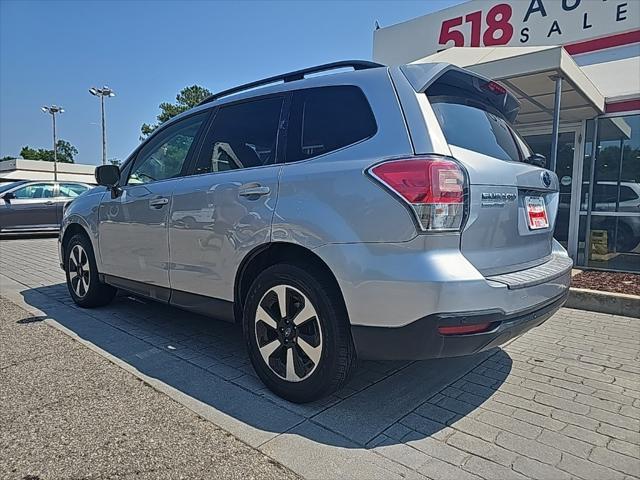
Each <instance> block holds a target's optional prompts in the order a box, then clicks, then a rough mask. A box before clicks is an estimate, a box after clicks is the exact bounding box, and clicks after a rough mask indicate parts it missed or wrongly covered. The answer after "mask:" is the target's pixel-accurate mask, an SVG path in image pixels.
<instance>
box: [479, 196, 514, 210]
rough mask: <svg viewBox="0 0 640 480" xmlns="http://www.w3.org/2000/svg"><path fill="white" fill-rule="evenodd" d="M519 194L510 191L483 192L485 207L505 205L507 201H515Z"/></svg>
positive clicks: (482, 203) (483, 204)
mask: <svg viewBox="0 0 640 480" xmlns="http://www.w3.org/2000/svg"><path fill="white" fill-rule="evenodd" d="M516 198H518V196H517V195H516V194H515V193H510V192H482V202H481V203H480V204H481V205H482V206H483V207H504V206H505V205H506V203H507V202H515V200H516Z"/></svg>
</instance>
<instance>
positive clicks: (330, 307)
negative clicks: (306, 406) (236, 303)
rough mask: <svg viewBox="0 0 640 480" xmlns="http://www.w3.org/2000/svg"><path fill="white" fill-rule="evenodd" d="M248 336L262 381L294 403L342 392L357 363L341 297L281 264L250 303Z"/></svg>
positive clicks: (315, 277) (262, 278)
mask: <svg viewBox="0 0 640 480" xmlns="http://www.w3.org/2000/svg"><path fill="white" fill-rule="evenodd" d="M244 332H245V340H246V343H247V347H248V349H249V356H250V358H251V362H252V364H253V367H254V368H255V370H256V372H257V374H258V376H259V377H260V378H261V380H262V381H263V382H264V383H265V385H267V387H269V389H271V390H272V391H273V392H275V393H276V394H278V395H279V396H281V397H283V398H285V399H287V400H290V401H292V402H298V403H303V402H310V401H313V400H316V399H318V398H321V397H322V396H324V395H328V394H329V393H331V392H333V391H335V390H337V389H338V388H340V387H341V386H342V385H343V384H344V382H345V381H346V380H347V378H348V376H349V373H350V372H351V369H352V365H353V363H354V358H355V354H354V347H353V342H352V341H351V333H350V329H349V323H348V319H347V315H346V309H345V308H344V304H343V301H342V298H341V296H340V294H339V292H338V291H337V288H336V287H335V285H333V282H331V281H330V280H329V279H327V278H326V277H325V276H324V275H322V273H321V272H319V271H317V269H313V268H310V267H309V268H304V269H303V268H300V267H298V266H294V265H289V264H279V265H274V266H272V267H269V268H267V269H266V270H265V271H263V272H262V273H261V274H260V275H258V277H257V278H256V280H255V281H254V282H253V284H252V285H251V288H250V290H249V294H248V296H247V300H246V302H245V308H244Z"/></svg>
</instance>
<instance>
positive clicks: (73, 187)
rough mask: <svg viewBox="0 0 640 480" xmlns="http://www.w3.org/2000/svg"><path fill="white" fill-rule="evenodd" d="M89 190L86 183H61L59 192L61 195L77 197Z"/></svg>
mask: <svg viewBox="0 0 640 480" xmlns="http://www.w3.org/2000/svg"><path fill="white" fill-rule="evenodd" d="M87 190H89V187H87V186H86V185H78V184H77V183H61V184H60V193H59V196H61V197H72V198H73V197H77V196H78V195H80V194H82V193H84V192H86V191H87Z"/></svg>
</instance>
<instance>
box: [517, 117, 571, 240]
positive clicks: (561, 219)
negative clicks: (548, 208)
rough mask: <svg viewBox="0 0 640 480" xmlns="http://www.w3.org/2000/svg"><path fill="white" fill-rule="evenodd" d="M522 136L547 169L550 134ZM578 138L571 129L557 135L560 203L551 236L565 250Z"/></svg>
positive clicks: (557, 172)
mask: <svg viewBox="0 0 640 480" xmlns="http://www.w3.org/2000/svg"><path fill="white" fill-rule="evenodd" d="M523 136H524V139H525V140H526V142H527V143H528V144H529V146H530V147H531V150H532V151H533V152H535V153H540V154H542V155H544V156H545V157H546V158H547V168H548V167H549V163H550V161H551V143H552V136H551V133H540V134H527V133H526V131H525V133H524V134H523ZM579 137H580V135H579V132H578V131H577V130H573V129H571V130H565V129H563V130H562V131H561V132H560V134H559V135H558V156H557V159H556V169H555V173H556V174H557V175H558V180H559V181H560V202H559V205H558V216H557V219H556V225H555V230H554V232H553V236H554V238H555V239H556V240H557V241H558V242H560V243H561V244H562V245H563V246H564V247H565V248H567V247H568V244H569V231H570V228H569V224H570V223H571V220H572V219H571V216H572V212H573V209H572V208H571V198H572V197H571V190H572V185H573V183H574V180H575V179H574V174H573V165H574V160H575V158H576V155H577V153H578V150H579V148H578V143H577V142H576V140H577V139H578V138H579Z"/></svg>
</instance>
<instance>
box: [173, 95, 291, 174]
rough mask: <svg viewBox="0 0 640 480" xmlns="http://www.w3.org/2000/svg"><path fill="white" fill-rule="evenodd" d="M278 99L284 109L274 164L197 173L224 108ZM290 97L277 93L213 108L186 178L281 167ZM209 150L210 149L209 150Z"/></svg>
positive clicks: (281, 110)
mask: <svg viewBox="0 0 640 480" xmlns="http://www.w3.org/2000/svg"><path fill="white" fill-rule="evenodd" d="M277 97H281V98H282V107H281V108H280V117H279V118H278V129H277V130H276V147H275V151H276V156H275V159H274V161H273V162H271V163H267V164H264V165H256V166H255V167H247V168H236V169H233V170H225V171H223V172H206V173H196V167H197V165H198V163H199V160H200V158H201V157H202V155H203V153H206V152H204V150H205V145H206V143H207V140H208V139H209V137H210V136H211V135H212V134H213V125H214V123H215V120H216V118H217V116H218V113H219V112H220V110H221V109H222V108H227V107H233V106H236V105H241V104H243V103H249V102H256V101H260V100H266V99H269V98H277ZM289 97H290V92H275V93H269V94H266V95H259V96H255V97H249V98H242V99H239V100H234V101H231V102H227V103H223V104H218V105H216V106H215V107H212V108H211V110H212V114H211V115H210V117H209V120H208V122H207V125H206V126H205V129H206V131H204V132H202V136H201V141H200V143H199V145H198V151H197V153H196V154H194V155H193V156H192V157H191V160H190V165H189V168H188V170H187V172H186V174H185V176H188V177H199V176H201V175H219V174H224V173H227V172H240V171H248V170H255V169H257V168H266V167H272V166H274V165H280V164H282V154H283V153H284V152H282V151H281V146H282V139H283V128H286V125H284V126H283V123H284V122H285V119H287V118H288V110H289V106H290V104H291V102H290V101H289ZM207 150H208V149H207Z"/></svg>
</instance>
